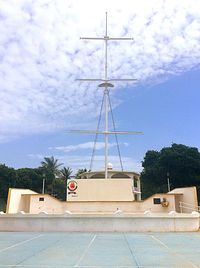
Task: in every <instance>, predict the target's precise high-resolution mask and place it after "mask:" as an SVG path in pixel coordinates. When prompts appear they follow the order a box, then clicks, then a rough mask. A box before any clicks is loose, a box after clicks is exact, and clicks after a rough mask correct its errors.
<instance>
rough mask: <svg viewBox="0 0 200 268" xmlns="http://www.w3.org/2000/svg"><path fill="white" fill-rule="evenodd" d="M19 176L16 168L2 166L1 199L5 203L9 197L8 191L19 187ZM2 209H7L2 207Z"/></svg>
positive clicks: (0, 167) (0, 166)
mask: <svg viewBox="0 0 200 268" xmlns="http://www.w3.org/2000/svg"><path fill="white" fill-rule="evenodd" d="M16 181H17V175H16V171H15V169H14V168H10V167H7V166H6V165H5V164H0V198H1V199H2V202H3V203H5V202H6V200H7V196H8V189H9V188H11V187H15V186H16V185H17V183H16ZM1 209H5V208H4V207H1Z"/></svg>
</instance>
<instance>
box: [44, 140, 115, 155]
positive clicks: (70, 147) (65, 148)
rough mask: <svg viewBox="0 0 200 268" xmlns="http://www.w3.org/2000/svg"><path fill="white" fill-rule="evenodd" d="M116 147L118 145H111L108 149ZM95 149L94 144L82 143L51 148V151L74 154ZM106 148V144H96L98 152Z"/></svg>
mask: <svg viewBox="0 0 200 268" xmlns="http://www.w3.org/2000/svg"><path fill="white" fill-rule="evenodd" d="M114 146H116V143H109V144H108V147H109V148H111V147H114ZM93 147H94V142H85V143H80V144H76V145H68V146H57V147H50V148H49V149H54V150H58V151H61V152H65V153H67V152H73V151H77V150H85V149H93ZM104 147H105V143H104V142H96V146H95V148H96V150H101V149H103V148H104Z"/></svg>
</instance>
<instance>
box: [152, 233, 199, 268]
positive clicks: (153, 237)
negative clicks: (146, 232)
mask: <svg viewBox="0 0 200 268" xmlns="http://www.w3.org/2000/svg"><path fill="white" fill-rule="evenodd" d="M151 238H152V239H154V240H155V241H156V242H157V243H159V244H161V245H162V246H163V247H165V248H166V249H167V250H169V251H170V252H171V253H172V254H173V255H175V256H177V257H178V258H181V259H183V260H184V261H185V262H187V263H188V264H189V265H190V266H192V267H193V268H199V266H196V265H195V264H194V263H192V262H191V261H189V260H186V258H185V257H184V256H183V255H181V254H180V253H176V252H174V251H173V250H172V249H171V248H170V247H168V246H167V245H166V244H165V243H163V242H162V241H161V240H160V239H158V238H156V237H155V236H153V235H151Z"/></svg>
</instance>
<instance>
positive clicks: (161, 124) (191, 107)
mask: <svg viewBox="0 0 200 268" xmlns="http://www.w3.org/2000/svg"><path fill="white" fill-rule="evenodd" d="M83 2H84V3H83ZM88 7H90V8H88ZM199 9H200V2H199V1H195V0H191V1H181V2H180V1H162V0H159V1H148V2H147V1H140V3H138V1H128V0H127V1H123V5H122V3H121V1H115V5H114V8H113V1H110V2H109V3H106V1H101V3H99V2H97V1H89V0H88V1H79V0H75V1H61V0H60V1H58V0H51V1H50V0H36V1H34V2H32V1H28V0H26V1H25V0H8V1H2V0H0V22H1V23H0V126H1V128H0V162H1V163H5V164H6V165H8V166H13V167H16V168H18V167H37V166H39V165H40V162H41V160H42V159H43V157H44V156H51V155H53V156H55V157H56V158H58V159H60V161H61V162H62V163H64V165H65V166H70V167H71V168H73V169H74V170H76V169H77V168H84V167H86V168H89V163H90V156H91V153H92V147H93V140H94V136H93V135H78V134H73V135H72V134H69V133H67V130H69V129H96V124H97V117H98V112H99V108H100V107H99V106H100V102H101V98H102V91H101V90H100V89H98V88H97V84H96V83H92V84H87V83H80V82H76V81H75V79H76V78H85V77H86V78H88V77H90V78H96V77H102V76H103V55H104V47H103V44H102V43H101V42H92V43H89V42H86V41H81V40H79V37H80V36H102V35H103V34H104V22H105V21H104V19H105V15H104V14H105V11H108V33H109V35H110V36H113V37H115V36H122V37H127V36H128V37H134V42H132V41H131V42H125V43H122V42H121V43H117V42H114V43H111V44H110V45H109V77H110V78H116V77H120V78H137V79H138V82H137V83H136V84H132V83H127V84H125V85H122V84H116V85H115V88H114V89H112V91H111V92H110V94H111V99H112V103H113V106H114V111H113V112H114V115H115V120H116V125H117V129H118V130H132V131H134V130H136V131H143V132H144V135H138V136H130V135H126V136H122V135H120V136H119V137H118V139H119V143H120V148H121V153H122V156H123V160H124V161H123V162H124V167H125V168H126V169H129V170H136V171H140V170H141V161H142V160H143V157H144V154H145V152H146V151H147V150H150V149H155V150H160V149H161V148H162V147H164V146H170V145H171V143H172V142H175V143H183V144H186V145H189V146H195V147H198V148H199V147H200V141H199V137H200V127H199V114H200V111H199V110H200V108H199V97H200V93H199V84H200V65H199V63H200V13H199ZM83 11H84V12H83ZM91 11H92V12H91ZM109 142H110V148H109V153H110V158H109V161H110V162H112V163H113V165H114V167H115V168H118V167H119V161H118V157H117V148H116V143H115V140H114V139H113V138H111V139H110V141H109ZM103 146H104V145H103V139H102V138H101V137H100V138H99V140H98V144H97V149H98V150H97V151H96V157H95V160H96V161H95V163H94V168H103V153H104V151H103Z"/></svg>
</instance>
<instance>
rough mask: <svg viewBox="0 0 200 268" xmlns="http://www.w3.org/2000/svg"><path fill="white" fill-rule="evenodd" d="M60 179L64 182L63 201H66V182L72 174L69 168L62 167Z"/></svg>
mask: <svg viewBox="0 0 200 268" xmlns="http://www.w3.org/2000/svg"><path fill="white" fill-rule="evenodd" d="M61 174H62V178H63V180H64V181H65V199H66V200H67V181H68V180H69V179H70V176H71V174H72V169H71V168H69V167H67V168H66V167H64V168H63V169H61Z"/></svg>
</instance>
